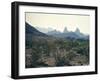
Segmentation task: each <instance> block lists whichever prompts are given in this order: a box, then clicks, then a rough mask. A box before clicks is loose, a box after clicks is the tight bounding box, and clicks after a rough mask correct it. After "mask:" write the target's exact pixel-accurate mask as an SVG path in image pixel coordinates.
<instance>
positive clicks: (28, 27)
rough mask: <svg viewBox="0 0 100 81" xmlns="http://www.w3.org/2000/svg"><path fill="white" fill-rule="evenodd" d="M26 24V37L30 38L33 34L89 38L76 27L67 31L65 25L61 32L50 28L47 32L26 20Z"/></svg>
mask: <svg viewBox="0 0 100 81" xmlns="http://www.w3.org/2000/svg"><path fill="white" fill-rule="evenodd" d="M25 25H26V38H28V39H31V38H32V37H33V36H42V37H47V36H48V37H49V36H53V37H57V38H66V39H67V38H73V39H85V40H87V39H89V35H84V34H83V33H81V32H80V30H79V29H78V28H77V29H76V31H75V32H72V31H68V30H67V27H65V29H64V31H63V32H60V31H57V30H52V31H49V32H47V33H43V32H41V31H39V30H38V29H36V28H35V27H33V26H31V25H30V24H28V23H27V22H26V23H25Z"/></svg>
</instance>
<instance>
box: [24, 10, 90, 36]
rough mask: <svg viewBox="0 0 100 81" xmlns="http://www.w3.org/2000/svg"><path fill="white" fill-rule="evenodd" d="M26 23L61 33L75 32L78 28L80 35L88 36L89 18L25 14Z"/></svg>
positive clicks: (85, 16)
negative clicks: (65, 30) (65, 29)
mask: <svg viewBox="0 0 100 81" xmlns="http://www.w3.org/2000/svg"><path fill="white" fill-rule="evenodd" d="M26 22H28V23H29V24H31V25H32V26H35V27H41V28H53V29H56V30H58V31H61V32H62V31H63V30H64V28H65V27H67V29H68V31H75V30H76V28H79V29H80V31H81V32H82V33H85V34H89V30H90V16H88V15H70V14H47V13H34V12H33V13H26Z"/></svg>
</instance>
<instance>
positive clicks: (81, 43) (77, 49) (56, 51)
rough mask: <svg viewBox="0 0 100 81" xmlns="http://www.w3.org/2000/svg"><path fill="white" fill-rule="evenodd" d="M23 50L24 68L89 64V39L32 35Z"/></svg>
mask: <svg viewBox="0 0 100 81" xmlns="http://www.w3.org/2000/svg"><path fill="white" fill-rule="evenodd" d="M25 50H26V60H25V61H26V68H33V67H55V66H81V65H88V64H89V40H83V39H70V38H69V39H67V38H66V39H60V38H54V37H42V36H36V37H35V36H34V37H32V39H31V40H26V48H25Z"/></svg>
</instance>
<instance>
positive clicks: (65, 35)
mask: <svg viewBox="0 0 100 81" xmlns="http://www.w3.org/2000/svg"><path fill="white" fill-rule="evenodd" d="M47 35H51V36H54V37H59V38H74V39H89V35H85V34H83V33H81V32H80V30H79V29H78V28H76V30H75V32H72V31H68V30H67V27H65V29H64V31H63V32H59V31H57V30H53V31H49V32H48V33H47Z"/></svg>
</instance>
